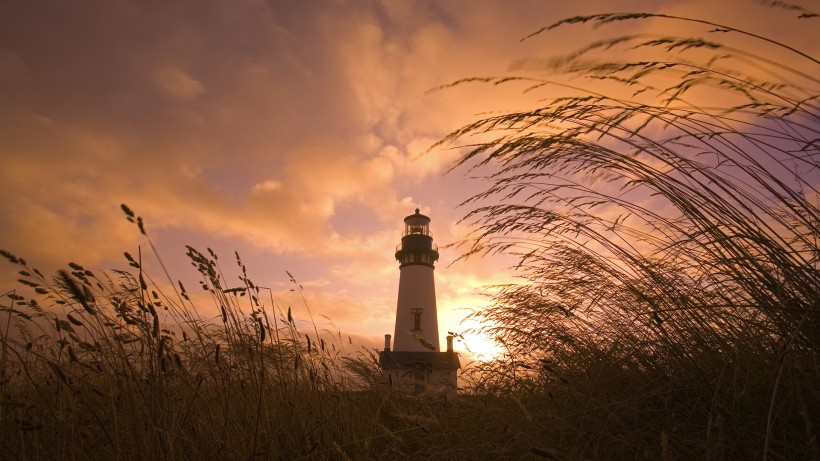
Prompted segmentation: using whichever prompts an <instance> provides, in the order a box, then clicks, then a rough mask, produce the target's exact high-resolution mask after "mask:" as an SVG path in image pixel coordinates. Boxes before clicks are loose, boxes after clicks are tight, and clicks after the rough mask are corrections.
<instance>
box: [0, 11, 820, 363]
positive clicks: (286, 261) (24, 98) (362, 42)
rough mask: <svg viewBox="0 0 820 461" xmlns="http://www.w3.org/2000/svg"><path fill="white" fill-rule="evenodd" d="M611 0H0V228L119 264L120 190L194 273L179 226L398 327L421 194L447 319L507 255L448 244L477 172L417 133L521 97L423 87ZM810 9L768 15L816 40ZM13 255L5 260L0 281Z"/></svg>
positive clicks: (383, 328) (730, 15) (359, 326)
mask: <svg viewBox="0 0 820 461" xmlns="http://www.w3.org/2000/svg"><path fill="white" fill-rule="evenodd" d="M611 4H612V2H608V1H594V0H590V1H574V2H557V1H545V0H540V1H528V0H516V1H514V2H510V1H488V0H469V1H468V0H447V1H445V0H441V1H421V0H419V1H411V0H406V1H386V0H383V1H370V0H325V1H311V0H307V1H262V0H231V1H225V0H177V1H154V0H111V1H104V2H100V1H91V0H89V1H84V0H71V1H65V0H43V1H31V0H19V1H18V0H0V248H3V249H5V250H7V251H10V252H12V253H14V254H15V255H17V256H21V257H24V258H25V259H26V260H27V261H28V262H29V263H30V264H32V265H33V266H36V267H38V268H40V269H41V270H42V271H43V272H44V273H54V272H55V271H56V270H57V269H58V268H60V267H64V265H65V264H66V263H67V262H69V261H73V262H76V263H79V264H82V265H84V266H86V267H88V268H94V269H103V270H105V269H125V268H127V262H126V261H125V259H124V258H123V257H122V253H123V252H124V251H129V252H130V253H131V254H136V253H137V252H138V249H139V248H142V250H143V253H144V254H146V253H147V250H146V248H147V246H146V242H145V240H144V239H142V237H141V236H140V235H139V233H138V231H137V230H136V229H135V228H134V226H133V225H131V224H130V223H128V222H127V221H126V220H125V219H124V215H123V213H122V211H121V210H120V204H122V203H125V204H127V205H128V206H129V207H130V208H132V209H133V210H134V211H135V212H136V213H137V214H138V215H140V216H142V217H143V219H144V221H145V226H146V229H147V231H148V232H149V234H150V236H151V238H152V240H153V242H154V243H155V245H156V247H157V249H158V252H159V253H160V255H161V257H162V258H163V261H164V262H165V263H166V265H167V266H168V268H169V271H170V272H171V274H172V276H173V277H174V278H175V279H180V280H186V281H187V280H196V274H195V273H194V271H193V269H192V268H191V267H190V265H189V262H188V261H187V259H186V258H185V245H191V246H193V247H195V248H198V249H199V250H200V251H203V252H204V251H205V248H208V247H209V248H212V249H213V250H214V251H215V252H216V253H217V254H219V255H220V256H221V261H225V269H226V273H228V274H229V275H228V280H229V282H230V281H233V282H236V283H237V285H238V284H239V281H238V278H236V276H237V275H238V271H236V270H235V267H234V266H233V265H232V264H231V261H233V260H234V256H233V254H234V251H236V252H238V253H239V254H240V256H241V257H242V259H243V262H244V263H245V265H246V266H247V270H248V273H249V275H250V278H251V279H252V280H254V282H255V283H256V284H257V285H260V286H265V287H270V288H271V289H272V290H273V292H274V293H275V294H276V300H277V301H276V302H277V303H278V304H279V305H280V306H292V307H293V309H294V312H296V313H297V315H298V316H300V318H305V315H304V314H305V312H304V310H305V309H304V305H303V304H302V302H301V301H300V300H299V299H297V297H296V296H295V295H294V294H293V292H291V291H290V289H291V288H292V284H291V282H290V281H289V277H288V276H287V274H286V272H285V271H289V272H290V273H291V274H293V276H294V277H295V279H296V280H297V281H298V282H299V283H300V284H301V285H302V287H303V288H304V293H305V296H306V299H307V302H308V304H309V306H310V309H311V311H312V312H313V313H314V315H317V316H321V317H322V318H323V319H324V318H327V319H330V320H331V321H332V323H333V325H335V327H336V328H338V329H340V330H341V331H342V332H343V333H344V334H347V335H351V336H354V337H357V338H359V339H360V340H361V341H362V342H363V343H366V344H371V343H372V344H376V345H377V344H379V343H380V341H381V339H379V338H380V337H381V336H382V335H383V334H385V333H392V330H393V319H394V315H395V305H396V293H397V288H398V278H399V269H398V263H397V262H396V261H395V259H394V251H395V246H396V244H397V243H398V242H399V240H400V237H401V232H402V230H403V229H402V226H403V223H402V219H403V218H404V216H406V215H408V214H411V213H412V212H413V210H414V209H415V208H416V207H418V208H420V209H421V211H422V213H424V214H427V215H428V216H430V217H431V218H432V223H431V230H432V232H433V234H434V238H435V241H436V243H438V245H439V246H440V247H442V249H441V258H440V260H439V263H438V265H437V269H436V283H437V286H436V289H437V293H438V308H439V330H440V333H441V334H442V336H443V335H444V334H446V332H447V331H463V330H464V329H465V328H468V327H469V326H470V324H460V320H461V319H462V318H463V317H464V316H465V315H466V314H467V313H468V312H469V310H470V309H476V308H480V307H481V306H482V305H485V304H486V303H487V298H486V296H484V295H483V293H486V292H487V290H486V289H484V288H483V287H485V286H487V285H492V284H496V283H505V282H510V281H513V280H514V274H513V273H512V272H511V271H510V270H509V269H508V267H509V266H510V264H511V261H510V260H509V259H504V258H470V259H467V260H459V256H460V255H461V253H462V250H459V249H458V248H453V247H447V246H446V245H448V244H453V243H456V242H459V241H461V240H463V239H464V238H466V236H467V235H468V233H469V231H470V229H469V226H468V225H466V224H464V223H459V221H460V219H461V218H462V217H463V216H464V215H465V214H466V213H467V211H468V209H467V208H464V207H459V206H458V205H459V204H460V203H461V202H463V201H464V200H466V199H467V198H469V197H470V196H471V195H472V194H475V193H477V192H479V191H481V190H482V188H483V186H485V185H486V184H485V183H483V182H482V181H481V180H478V179H471V178H470V172H469V171H467V170H465V169H456V170H454V171H449V170H450V168H451V167H452V166H453V162H454V161H455V160H456V159H457V158H458V155H459V153H460V152H462V150H459V149H455V148H436V149H432V150H428V149H429V148H430V147H431V145H433V144H434V143H435V142H436V141H437V140H439V139H441V138H442V137H443V136H445V135H446V134H447V133H449V132H450V131H452V130H454V129H457V128H459V127H460V126H461V125H463V124H465V123H467V122H469V121H471V120H475V119H476V117H478V116H479V114H482V113H487V112H488V111H497V110H505V109H508V108H510V107H513V106H515V105H516V104H518V103H519V102H521V101H523V100H525V99H526V97H525V96H522V95H521V94H520V93H518V92H515V93H509V92H504V91H496V90H495V89H493V88H487V87H486V86H479V85H461V86H457V87H455V88H448V89H442V90H437V91H430V90H432V89H435V88H437V87H439V86H441V85H445V84H447V83H450V82H453V81H455V80H458V79H461V78H465V77H475V76H488V75H508V74H510V73H511V72H512V70H511V68H512V66H513V64H514V63H516V62H521V60H522V59H528V58H533V57H549V56H552V55H555V54H560V53H562V52H568V51H570V50H572V49H574V48H575V47H578V46H580V45H581V44H583V43H586V42H588V41H589V40H590V39H592V38H593V37H594V36H593V35H592V34H593V31H592V30H591V29H590V28H588V27H576V28H572V29H570V30H568V31H560V32H556V33H550V34H542V35H540V36H538V37H535V38H533V39H529V40H526V41H524V42H521V38H523V37H525V36H526V35H528V34H530V33H531V32H534V31H535V30H537V29H539V28H540V27H542V26H544V25H547V24H550V23H552V22H554V21H556V20H558V19H561V18H563V17H566V16H573V15H578V14H590V13H601V12H614V11H613V7H612V6H611ZM806 6H811V5H806ZM617 11H618V12H627V11H648V12H666V13H672V14H689V15H699V16H701V17H707V18H710V19H715V20H724V21H732V24H740V25H743V26H749V27H752V26H754V27H757V28H758V29H755V30H762V31H763V32H766V31H767V30H768V31H770V32H771V31H773V29H772V28H773V27H775V26H774V25H773V24H771V23H770V21H767V17H768V16H767V15H772V14H778V15H783V16H785V15H788V14H789V13H788V12H785V11H773V10H772V9H766V8H761V7H760V6H759V5H758V4H757V2H749V1H728V2H714V1H690V0H686V1H619V2H618V7H617ZM630 27H636V28H642V29H645V30H641V32H648V31H651V30H663V31H665V32H667V31H668V30H667V28H669V27H670V26H669V25H668V23H667V24H666V25H663V24H660V23H656V22H653V21H646V22H644V23H641V24H640V25H631V26H630ZM706 30H707V28H706V27H705V26H704V27H703V31H704V32H705V31H706ZM807 30H809V29H799V28H796V29H794V30H792V29H789V30H782V29H781V30H776V32H777V33H778V34H779V36H780V37H781V38H783V40H786V41H789V43H794V45H795V46H797V47H800V46H803V47H814V46H815V45H816V43H817V42H818V40H817V36H816V33H815V34H814V36H812V35H811V34H809V33H807ZM448 171H449V172H448ZM148 264H154V266H153V267H157V266H156V264H155V263H152V262H148ZM13 269H14V268H13V267H10V265H8V264H3V265H2V266H0V282H2V283H1V284H0V291H2V292H4V293H5V292H6V291H8V290H9V289H12V288H13V286H14V279H16V278H17V277H15V271H14V270H13ZM230 274H233V275H230ZM193 285H194V286H195V283H194V284H193ZM323 321H325V320H323ZM473 341H474V343H473V348H474V349H476V350H480V349H481V347H482V346H481V344H482V340H481V339H479V338H476V339H474V340H473ZM457 348H458V345H457Z"/></svg>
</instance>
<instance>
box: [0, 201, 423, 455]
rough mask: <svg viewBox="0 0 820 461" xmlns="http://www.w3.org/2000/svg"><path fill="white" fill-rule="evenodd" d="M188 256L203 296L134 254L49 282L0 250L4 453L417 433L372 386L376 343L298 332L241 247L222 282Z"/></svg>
mask: <svg viewBox="0 0 820 461" xmlns="http://www.w3.org/2000/svg"><path fill="white" fill-rule="evenodd" d="M123 210H124V211H125V213H126V217H127V218H128V219H129V220H130V221H132V222H134V223H135V224H137V226H138V227H139V230H140V232H142V233H143V234H145V230H144V226H143V224H142V220H141V219H140V218H138V217H137V216H135V214H134V213H133V212H132V211H131V210H130V209H128V208H127V207H125V206H123ZM145 238H146V240H147V243H148V244H149V246H150V247H151V248H153V244H151V240H150V239H149V238H148V236H147V234H146V235H145ZM187 250H188V251H187V256H188V257H189V259H190V261H191V263H192V264H193V266H194V267H195V268H196V270H197V271H198V273H199V274H200V276H201V277H200V282H199V283H200V286H199V287H198V289H199V290H200V291H201V292H202V293H204V294H205V295H206V296H205V297H204V298H203V297H202V296H195V295H192V294H191V292H189V291H188V290H187V288H186V287H185V286H184V285H183V284H182V283H181V282H175V281H173V280H171V279H170V278H169V279H168V280H164V281H163V280H158V279H154V278H153V276H152V275H151V274H150V273H149V272H148V271H147V270H145V268H144V266H145V265H144V264H143V261H142V256H141V255H140V254H137V256H132V255H131V254H129V253H125V257H126V260H127V261H128V263H129V265H130V266H131V268H130V270H129V271H123V270H114V271H112V272H111V273H110V274H109V273H100V274H95V273H94V272H92V271H90V270H88V269H86V268H84V267H83V266H81V265H79V264H75V263H70V264H69V265H68V268H67V269H66V270H61V271H59V272H58V273H57V275H56V276H54V277H47V276H45V275H43V273H42V272H40V271H39V270H37V269H36V268H33V267H31V266H29V264H28V263H27V262H26V261H25V260H24V259H22V258H19V257H17V256H15V255H13V254H12V253H10V252H7V251H2V255H3V256H4V257H5V258H6V259H7V260H8V261H9V262H10V263H12V264H14V265H16V266H17V267H18V270H19V274H20V279H19V283H20V284H21V286H20V288H18V289H17V290H13V291H12V292H10V293H7V297H6V298H5V299H6V300H7V302H8V305H7V306H4V307H3V308H2V313H3V314H5V315H4V316H2V318H3V320H4V322H3V326H2V338H0V339H2V359H0V371H2V381H0V446H2V447H3V448H2V455H0V458H3V459H252V458H261V459H378V458H381V457H382V456H383V455H384V454H385V453H393V452H396V451H397V450H399V448H397V447H399V446H400V445H399V443H398V442H401V441H403V440H405V439H404V438H402V436H403V433H404V432H408V431H409V432H413V431H418V424H416V423H414V422H409V421H408V420H406V418H405V419H402V420H395V419H394V418H395V417H396V416H397V415H399V416H400V415H403V414H405V413H406V411H405V410H402V409H401V407H399V406H397V405H403V404H402V403H401V399H399V400H398V401H397V402H396V403H395V405H394V403H392V402H393V401H392V400H391V399H389V398H388V397H389V396H387V395H386V394H383V393H381V392H379V390H378V388H377V382H378V379H379V375H378V371H379V370H378V368H377V363H376V359H375V357H374V356H373V354H372V352H370V351H366V350H360V351H358V353H355V351H354V353H352V354H349V353H348V354H345V353H342V351H343V350H344V349H345V346H347V349H348V352H350V349H351V348H353V347H355V346H351V345H350V344H344V343H343V341H342V338H341V335H340V334H339V333H338V332H335V333H336V334H335V335H328V334H320V331H319V329H318V328H316V326H315V325H314V328H313V329H312V330H311V331H308V332H302V331H299V330H298V329H297V327H296V321H295V319H294V318H293V316H292V314H291V312H290V308H288V309H287V310H285V309H284V308H283V307H282V306H281V305H278V304H277V303H276V302H275V301H274V299H273V295H272V292H271V291H270V290H269V289H268V290H266V289H263V288H262V287H259V286H257V285H255V284H254V283H253V282H252V281H251V279H250V278H249V277H248V275H247V273H246V270H245V267H244V265H243V264H242V261H241V259H240V258H239V255H238V254H237V255H236V269H235V272H238V273H239V280H240V281H241V285H240V286H238V287H230V286H228V285H227V282H226V277H225V275H224V274H223V269H222V267H221V265H220V263H219V260H218V258H217V255H216V254H215V253H213V252H212V251H211V250H210V249H209V250H208V252H207V254H204V253H201V252H199V251H197V250H196V249H194V248H191V247H188V249H187ZM151 256H152V257H156V258H157V259H159V255H158V254H152V255H151ZM159 261H160V265H161V259H160V260H159ZM161 267H164V266H161ZM164 275H167V273H166V274H164ZM291 281H292V282H293V284H294V290H297V291H301V287H300V286H299V285H298V284H297V283H296V282H295V280H293V278H292V277H291ZM264 298H267V299H264ZM203 299H205V301H203ZM208 299H209V300H210V301H208ZM194 300H198V301H196V302H195V301H194ZM197 303H199V304H198V307H197ZM203 303H204V306H203ZM205 311H207V312H214V311H216V312H219V316H218V317H217V318H216V319H211V318H203V317H202V316H201V312H205ZM334 336H335V340H334ZM344 341H345V342H347V341H348V339H347V338H345V339H344ZM397 398H398V397H397ZM397 441H398V442H397Z"/></svg>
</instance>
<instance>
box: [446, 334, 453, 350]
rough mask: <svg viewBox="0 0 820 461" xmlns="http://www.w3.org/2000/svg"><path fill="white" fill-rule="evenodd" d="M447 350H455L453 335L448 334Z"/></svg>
mask: <svg viewBox="0 0 820 461" xmlns="http://www.w3.org/2000/svg"><path fill="white" fill-rule="evenodd" d="M447 352H453V335H447Z"/></svg>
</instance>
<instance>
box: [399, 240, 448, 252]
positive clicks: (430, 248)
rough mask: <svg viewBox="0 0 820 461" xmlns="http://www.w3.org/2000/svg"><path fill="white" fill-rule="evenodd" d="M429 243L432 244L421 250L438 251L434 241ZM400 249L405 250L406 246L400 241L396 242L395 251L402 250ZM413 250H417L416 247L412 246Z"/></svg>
mask: <svg viewBox="0 0 820 461" xmlns="http://www.w3.org/2000/svg"><path fill="white" fill-rule="evenodd" d="M430 245H432V246H431V247H429V248H423V249H422V250H427V251H430V250H432V251H435V252H436V253H438V245H436V244H435V243H432V242H431V243H430ZM402 250H407V246H406V245H404V244H402V243H399V244H397V245H396V253H398V252H399V251H402ZM413 250H416V251H418V250H417V249H416V248H413Z"/></svg>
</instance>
